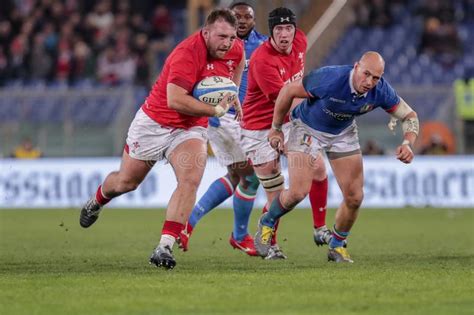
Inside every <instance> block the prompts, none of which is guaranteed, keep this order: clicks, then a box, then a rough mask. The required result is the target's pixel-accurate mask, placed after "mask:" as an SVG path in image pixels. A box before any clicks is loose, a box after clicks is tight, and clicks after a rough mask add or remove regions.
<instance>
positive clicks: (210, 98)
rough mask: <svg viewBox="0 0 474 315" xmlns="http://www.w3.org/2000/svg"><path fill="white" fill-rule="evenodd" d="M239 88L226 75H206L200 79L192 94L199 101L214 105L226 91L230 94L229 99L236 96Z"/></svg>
mask: <svg viewBox="0 0 474 315" xmlns="http://www.w3.org/2000/svg"><path fill="white" fill-rule="evenodd" d="M238 92H239V89H238V88H237V86H236V85H235V83H234V82H233V81H232V80H230V79H228V78H226V77H219V76H213V77H207V78H204V79H203V80H201V81H200V82H199V83H198V84H196V86H195V87H194V90H193V96H194V97H195V98H196V99H198V100H200V101H201V102H204V103H207V104H209V105H212V106H216V105H217V104H219V102H220V101H222V99H223V98H224V95H226V94H227V93H230V94H231V97H230V98H231V100H234V99H235V98H236V97H237V94H238Z"/></svg>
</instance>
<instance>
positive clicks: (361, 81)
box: [352, 51, 385, 94]
mask: <svg viewBox="0 0 474 315" xmlns="http://www.w3.org/2000/svg"><path fill="white" fill-rule="evenodd" d="M384 69H385V61H384V60H383V58H382V56H381V55H380V54H379V53H378V52H375V51H368V52H366V53H365V54H363V55H362V57H361V58H360V60H359V61H358V62H356V63H355V65H354V76H353V78H352V85H353V86H354V88H355V90H356V91H357V92H358V93H360V94H364V93H367V92H368V91H370V90H371V89H373V88H374V87H375V86H376V85H377V83H378V82H379V80H380V78H381V77H382V75H383V72H384Z"/></svg>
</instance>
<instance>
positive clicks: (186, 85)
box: [169, 78, 193, 93]
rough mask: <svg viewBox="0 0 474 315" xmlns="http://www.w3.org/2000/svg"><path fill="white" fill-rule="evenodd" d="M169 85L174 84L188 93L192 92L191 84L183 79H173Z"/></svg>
mask: <svg viewBox="0 0 474 315" xmlns="http://www.w3.org/2000/svg"><path fill="white" fill-rule="evenodd" d="M169 83H173V84H176V85H177V86H180V87H182V88H183V89H185V90H186V91H188V92H190V93H191V91H192V90H193V84H192V83H190V82H189V81H186V80H185V79H183V78H173V79H171V80H170V81H169Z"/></svg>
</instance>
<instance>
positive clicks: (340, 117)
mask: <svg viewBox="0 0 474 315" xmlns="http://www.w3.org/2000/svg"><path fill="white" fill-rule="evenodd" d="M323 112H324V113H326V114H328V115H329V116H331V117H332V118H334V119H336V120H341V121H344V120H351V119H352V118H353V117H354V115H352V114H345V113H335V112H332V111H330V110H329V109H327V108H323Z"/></svg>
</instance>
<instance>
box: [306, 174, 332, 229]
mask: <svg viewBox="0 0 474 315" xmlns="http://www.w3.org/2000/svg"><path fill="white" fill-rule="evenodd" d="M309 201H310V202H311V210H312V211H313V224H314V227H315V228H318V227H321V226H324V225H326V205H327V202H328V178H327V177H326V178H325V179H323V180H322V181H316V180H313V184H312V185H311V190H310V191H309Z"/></svg>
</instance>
